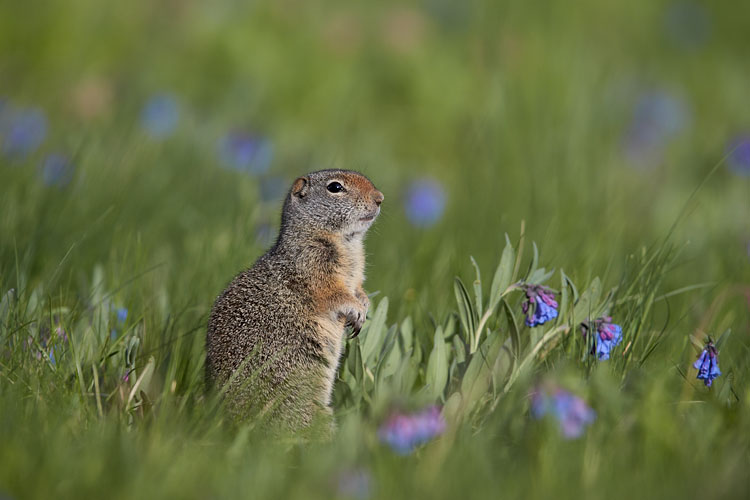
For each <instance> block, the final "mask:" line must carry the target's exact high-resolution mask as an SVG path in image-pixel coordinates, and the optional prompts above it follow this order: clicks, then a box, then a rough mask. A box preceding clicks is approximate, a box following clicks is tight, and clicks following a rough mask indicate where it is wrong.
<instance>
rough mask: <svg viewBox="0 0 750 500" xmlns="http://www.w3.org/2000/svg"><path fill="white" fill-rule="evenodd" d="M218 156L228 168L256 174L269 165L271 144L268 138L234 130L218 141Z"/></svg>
mask: <svg viewBox="0 0 750 500" xmlns="http://www.w3.org/2000/svg"><path fill="white" fill-rule="evenodd" d="M219 157H220V158H221V161H222V162H223V163H224V165H226V166H227V167H229V168H233V169H235V170H239V171H242V172H247V173H249V174H254V175H258V174H262V173H264V172H266V171H268V169H269V168H270V167H271V162H272V161H273V144H271V141H269V140H268V139H265V138H262V137H258V136H255V135H252V134H248V133H246V132H242V131H235V132H231V133H229V134H227V135H225V136H224V137H222V139H221V140H220V141H219Z"/></svg>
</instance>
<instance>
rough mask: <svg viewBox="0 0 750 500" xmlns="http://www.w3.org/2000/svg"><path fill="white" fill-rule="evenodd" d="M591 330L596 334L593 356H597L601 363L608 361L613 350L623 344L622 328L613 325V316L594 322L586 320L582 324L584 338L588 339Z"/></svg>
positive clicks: (592, 348)
mask: <svg viewBox="0 0 750 500" xmlns="http://www.w3.org/2000/svg"><path fill="white" fill-rule="evenodd" d="M590 330H592V331H594V332H596V333H595V334H594V343H593V345H592V346H591V354H596V357H597V359H599V360H600V361H606V360H608V359H609V355H610V352H611V351H612V349H613V348H614V347H615V346H617V345H618V344H619V343H620V342H622V327H621V326H620V325H616V324H614V323H612V317H611V316H604V317H601V318H597V319H595V320H594V321H590V320H586V321H584V322H583V323H581V331H582V332H583V336H584V337H588V334H589V331H590Z"/></svg>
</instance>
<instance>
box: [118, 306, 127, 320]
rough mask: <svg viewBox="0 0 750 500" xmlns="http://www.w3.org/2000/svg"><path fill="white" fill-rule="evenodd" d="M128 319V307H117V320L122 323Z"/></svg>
mask: <svg viewBox="0 0 750 500" xmlns="http://www.w3.org/2000/svg"><path fill="white" fill-rule="evenodd" d="M127 319H128V309H127V308H125V307H118V308H117V322H118V323H120V324H124V323H125V320H127Z"/></svg>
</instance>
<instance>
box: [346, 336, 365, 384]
mask: <svg viewBox="0 0 750 500" xmlns="http://www.w3.org/2000/svg"><path fill="white" fill-rule="evenodd" d="M349 346H350V347H349V349H351V352H350V353H349V357H348V358H347V360H346V366H347V368H348V369H349V372H350V373H351V374H352V376H353V377H354V380H356V381H357V384H360V383H361V382H362V376H363V373H364V372H363V369H362V350H361V349H360V347H359V346H360V340H359V339H354V341H353V342H351V343H350V344H349ZM358 387H359V385H358ZM352 389H354V388H353V387H352Z"/></svg>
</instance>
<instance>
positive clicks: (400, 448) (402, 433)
mask: <svg viewBox="0 0 750 500" xmlns="http://www.w3.org/2000/svg"><path fill="white" fill-rule="evenodd" d="M444 431H445V419H444V418H443V415H442V414H441V413H440V408H438V407H437V406H430V407H428V408H426V409H425V410H423V411H421V412H419V413H413V414H402V413H395V414H393V415H391V416H390V417H389V418H388V420H386V421H385V423H384V424H383V425H381V426H380V429H379V430H378V437H379V438H380V440H381V441H382V442H384V443H386V444H388V445H389V446H390V447H391V448H392V449H393V450H394V451H395V452H396V453H398V454H399V455H406V454H408V453H411V452H412V451H413V450H414V448H416V447H417V446H419V445H421V444H423V443H426V442H427V441H429V440H431V439H432V438H434V437H436V436H439V435H440V434H442V433H443V432H444Z"/></svg>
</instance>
